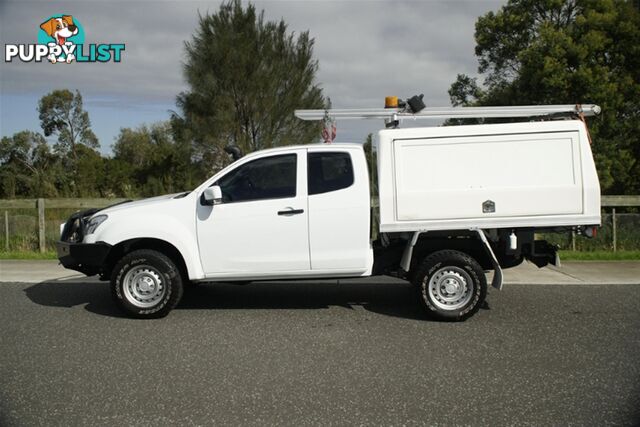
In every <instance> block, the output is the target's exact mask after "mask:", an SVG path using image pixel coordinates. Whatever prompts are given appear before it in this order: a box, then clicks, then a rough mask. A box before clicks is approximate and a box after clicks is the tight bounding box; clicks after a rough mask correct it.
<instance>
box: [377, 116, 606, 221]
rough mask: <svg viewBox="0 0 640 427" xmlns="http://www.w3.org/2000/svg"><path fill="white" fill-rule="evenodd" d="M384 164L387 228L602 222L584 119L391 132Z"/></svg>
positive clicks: (381, 158) (386, 135)
mask: <svg viewBox="0 0 640 427" xmlns="http://www.w3.org/2000/svg"><path fill="white" fill-rule="evenodd" d="M378 168H379V191H380V231H382V232H397V231H420V230H422V231H426V230H455V229H470V228H507V227H554V226H565V225H566V226H569V225H596V224H600V187H599V183H598V177H597V174H596V170H595V165H594V162H593V157H592V154H591V149H590V146H589V142H588V135H587V132H586V129H585V127H584V124H583V123H582V122H581V121H577V120H566V121H551V122H532V123H510V124H496V125H473V126H449V127H435V128H409V129H393V130H383V131H381V132H380V133H379V140H378ZM485 201H491V202H493V203H494V204H495V212H483V203H484V202H485Z"/></svg>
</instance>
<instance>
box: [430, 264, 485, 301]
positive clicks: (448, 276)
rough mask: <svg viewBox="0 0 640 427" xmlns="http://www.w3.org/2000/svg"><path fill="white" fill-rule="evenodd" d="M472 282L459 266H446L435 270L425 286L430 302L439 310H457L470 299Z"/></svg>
mask: <svg viewBox="0 0 640 427" xmlns="http://www.w3.org/2000/svg"><path fill="white" fill-rule="evenodd" d="M473 288H474V282H473V280H472V279H471V276H470V275H469V273H467V272H466V271H465V270H464V269H462V268H460V267H454V266H447V267H443V268H441V269H439V270H438V271H436V272H435V273H434V274H433V275H432V276H431V278H430V279H429V284H428V286H427V292H428V294H429V295H428V296H429V297H430V300H431V302H432V303H433V304H434V305H435V306H436V307H438V308H439V309H441V310H448V311H449V310H458V309H460V308H462V307H464V306H465V305H466V304H468V303H469V301H471V298H472V296H473Z"/></svg>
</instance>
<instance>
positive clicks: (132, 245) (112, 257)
mask: <svg viewBox="0 0 640 427" xmlns="http://www.w3.org/2000/svg"><path fill="white" fill-rule="evenodd" d="M138 249H151V250H155V251H158V252H160V253H162V254H164V255H166V256H167V257H169V258H170V259H171V260H172V261H173V262H175V263H176V267H178V269H179V270H180V274H181V275H182V277H183V278H184V280H189V269H188V268H187V263H186V262H185V259H184V256H183V255H182V253H181V252H180V251H179V250H178V248H176V247H175V246H174V245H173V244H171V243H170V242H167V241H166V240H162V239H158V238H153V237H139V238H133V239H128V240H124V241H122V242H120V243H117V244H116V245H113V247H112V248H111V250H110V251H109V255H107V259H106V260H105V264H104V267H103V269H102V273H101V274H100V277H101V278H102V279H104V280H108V279H109V278H110V277H111V272H112V271H113V268H114V266H115V265H116V263H117V262H118V261H119V260H120V259H121V258H122V257H123V256H125V255H126V254H128V253H130V252H132V251H135V250H138Z"/></svg>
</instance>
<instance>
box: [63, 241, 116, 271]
mask: <svg viewBox="0 0 640 427" xmlns="http://www.w3.org/2000/svg"><path fill="white" fill-rule="evenodd" d="M56 250H57V252H58V259H59V260H60V263H61V264H62V265H63V266H64V268H68V269H70V270H75V271H79V272H80V273H83V274H86V275H87V276H93V275H94V274H98V273H100V272H101V270H102V268H103V266H104V263H105V261H106V259H107V256H108V255H109V251H110V250H111V245H110V244H108V243H104V242H98V243H70V242H63V241H58V242H56Z"/></svg>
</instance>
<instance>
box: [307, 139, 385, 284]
mask: <svg viewBox="0 0 640 427" xmlns="http://www.w3.org/2000/svg"><path fill="white" fill-rule="evenodd" d="M323 151H331V152H343V153H348V154H349V155H350V157H351V161H352V164H353V172H354V182H353V184H352V185H351V186H350V187H348V188H345V189H342V190H337V191H331V192H327V193H321V194H313V195H310V196H309V198H308V203H309V209H308V211H309V239H310V247H309V252H310V256H311V268H312V270H314V271H331V270H344V269H351V270H353V269H354V268H355V269H356V270H358V271H361V272H365V271H367V270H370V269H371V266H372V265H373V251H372V250H371V244H370V242H369V234H370V228H371V226H370V203H371V202H370V195H369V177H368V173H367V163H366V159H365V157H364V156H363V154H362V147H360V146H347V145H342V144H334V145H332V146H331V147H330V148H329V147H322V146H320V147H316V146H311V147H309V149H308V152H309V153H318V152H323Z"/></svg>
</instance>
